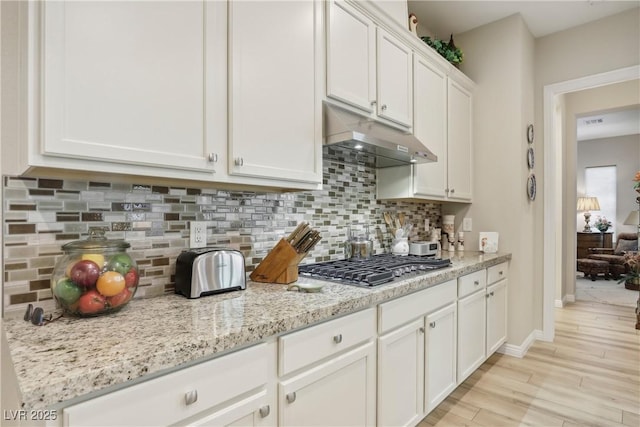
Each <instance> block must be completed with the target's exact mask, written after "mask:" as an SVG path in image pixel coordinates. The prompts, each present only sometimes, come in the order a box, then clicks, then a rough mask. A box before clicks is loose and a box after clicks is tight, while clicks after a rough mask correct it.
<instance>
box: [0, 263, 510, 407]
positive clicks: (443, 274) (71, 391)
mask: <svg viewBox="0 0 640 427" xmlns="http://www.w3.org/2000/svg"><path fill="white" fill-rule="evenodd" d="M509 259H511V255H510V254H483V253H480V252H465V253H456V255H453V254H452V255H451V261H452V264H453V265H452V267H451V268H446V269H442V270H435V271H433V272H430V273H427V274H424V275H421V276H417V277H412V278H408V279H405V280H402V281H398V282H394V283H391V284H387V285H383V286H379V287H375V288H361V287H357V286H348V285H341V284H335V283H329V282H323V283H326V285H325V286H324V287H323V288H322V290H321V292H319V293H299V292H288V291H287V290H286V289H287V286H286V285H276V284H263V283H253V282H249V283H248V284H247V289H246V290H244V291H237V292H231V293H226V294H220V295H214V296H207V297H203V298H200V299H193V300H190V299H187V298H184V297H182V296H179V295H165V296H161V297H155V298H149V299H136V300H133V301H131V302H130V303H129V304H128V305H127V306H125V307H124V308H123V309H122V310H120V311H119V312H117V313H114V314H111V315H107V316H102V317H94V318H84V319H83V318H67V317H63V318H61V319H60V320H58V321H55V322H53V323H50V324H47V325H45V326H41V327H39V326H34V325H32V324H31V323H30V322H25V321H24V320H22V319H19V320H18V319H14V320H7V321H5V322H4V329H5V333H6V335H7V341H8V346H9V351H10V354H11V358H12V361H13V364H14V368H15V371H16V376H17V377H18V384H19V387H20V391H21V395H22V404H23V408H22V409H39V408H46V407H59V406H64V404H62V405H61V404H60V403H61V402H65V401H67V400H70V399H76V398H78V397H81V396H85V395H88V394H90V393H93V392H98V391H100V390H105V389H107V390H109V389H116V388H118V387H121V386H122V385H123V384H125V383H127V382H129V381H132V382H133V381H136V380H140V379H143V378H149V377H151V376H156V375H159V374H163V373H166V372H170V371H171V370H174V369H176V368H177V367H180V365H184V364H188V363H193V362H195V361H204V360H207V359H208V358H212V357H214V356H216V355H219V354H220V353H222V352H226V351H229V350H232V349H235V348H240V347H243V346H247V345H251V344H255V343H258V342H261V341H264V340H266V339H267V338H269V337H272V336H275V335H278V334H282V333H285V332H289V331H291V330H294V329H296V328H300V327H304V326H307V325H311V324H314V323H317V322H321V321H324V320H328V319H330V318H332V317H334V316H340V315H344V314H348V313H352V312H355V311H358V310H361V309H364V308H367V307H371V306H374V305H376V304H379V303H381V302H384V301H386V300H389V299H393V298H396V297H399V296H402V295H406V294H409V293H411V292H415V291H417V290H420V289H425V288H428V287H430V286H433V285H437V284H439V283H442V282H445V281H447V280H450V279H453V278H456V277H458V276H461V275H464V274H467V273H470V272H473V271H476V270H479V269H482V268H487V267H490V266H492V265H495V264H499V263H501V262H504V261H507V260H509ZM302 281H311V279H306V278H300V279H299V282H302Z"/></svg>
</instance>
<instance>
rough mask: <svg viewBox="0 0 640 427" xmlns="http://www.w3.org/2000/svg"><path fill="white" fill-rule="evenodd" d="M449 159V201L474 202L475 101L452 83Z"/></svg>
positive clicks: (448, 95)
mask: <svg viewBox="0 0 640 427" xmlns="http://www.w3.org/2000/svg"><path fill="white" fill-rule="evenodd" d="M447 100H448V103H447V117H448V126H447V159H448V173H447V177H448V183H447V193H448V198H449V200H452V201H461V202H470V201H471V198H472V183H471V177H472V170H471V167H472V163H471V159H472V146H471V140H472V130H471V121H472V103H473V101H472V97H471V92H470V91H469V90H468V89H466V88H465V87H464V86H462V85H461V84H459V83H457V82H456V81H454V80H452V79H449V83H448V90H447Z"/></svg>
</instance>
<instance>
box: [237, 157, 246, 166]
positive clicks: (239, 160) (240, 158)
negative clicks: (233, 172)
mask: <svg viewBox="0 0 640 427" xmlns="http://www.w3.org/2000/svg"><path fill="white" fill-rule="evenodd" d="M236 166H244V159H243V158H242V157H238V158H237V159H236Z"/></svg>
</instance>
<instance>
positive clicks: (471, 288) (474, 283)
mask: <svg viewBox="0 0 640 427" xmlns="http://www.w3.org/2000/svg"><path fill="white" fill-rule="evenodd" d="M486 286H487V270H480V271H476V272H475V273H471V274H467V275H466V276H462V277H458V298H463V297H464V296H466V295H469V294H472V293H474V292H475V291H479V290H480V289H484V288H485V287H486Z"/></svg>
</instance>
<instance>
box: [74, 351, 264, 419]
mask: <svg viewBox="0 0 640 427" xmlns="http://www.w3.org/2000/svg"><path fill="white" fill-rule="evenodd" d="M268 360H269V358H268V355H267V346H266V344H260V345H257V346H254V347H251V348H248V349H246V350H241V351H238V352H236V353H232V354H229V355H227V356H222V357H220V358H218V359H213V360H211V361H208V362H204V363H201V364H199V365H195V366H192V367H189V368H185V369H182V370H179V371H177V372H173V373H171V374H167V375H165V376H162V377H159V378H155V379H152V380H149V381H145V382H143V383H140V384H136V385H134V386H131V387H128V388H125V389H123V390H119V391H114V392H113V393H109V394H106V395H104V396H100V397H97V398H95V399H92V400H89V401H86V402H83V403H79V404H77V405H74V406H71V407H69V408H65V409H64V410H63V423H64V424H63V425H64V426H105V425H109V426H122V425H136V426H147V425H149V426H158V425H168V424H173V423H176V422H178V421H180V420H183V419H185V418H187V417H191V416H193V415H195V414H197V413H199V412H201V411H204V410H206V409H209V408H211V407H212V406H215V405H218V404H220V403H223V402H225V401H226V400H228V399H229V398H232V397H234V396H238V395H240V394H242V393H245V392H248V391H249V390H252V389H255V388H258V387H260V386H262V385H264V384H266V383H267V372H268V366H267V361H268ZM187 396H190V397H191V399H192V400H193V398H195V397H196V396H197V398H196V399H195V401H193V402H192V403H190V404H188V403H187V401H188V400H189V399H188V397H187Z"/></svg>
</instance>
